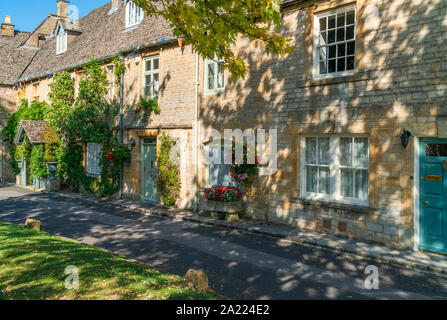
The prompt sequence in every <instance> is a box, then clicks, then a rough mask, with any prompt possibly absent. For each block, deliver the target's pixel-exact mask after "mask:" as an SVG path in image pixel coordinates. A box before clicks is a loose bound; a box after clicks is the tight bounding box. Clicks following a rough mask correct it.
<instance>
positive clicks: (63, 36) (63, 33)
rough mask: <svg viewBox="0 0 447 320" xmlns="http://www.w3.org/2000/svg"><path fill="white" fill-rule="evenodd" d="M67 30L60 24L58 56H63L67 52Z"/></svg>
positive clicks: (58, 30)
mask: <svg viewBox="0 0 447 320" xmlns="http://www.w3.org/2000/svg"><path fill="white" fill-rule="evenodd" d="M67 38H68V37H67V30H65V29H64V28H63V27H62V25H61V24H59V26H58V28H57V30H56V54H62V53H64V52H65V51H67Z"/></svg>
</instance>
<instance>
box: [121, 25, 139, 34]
mask: <svg viewBox="0 0 447 320" xmlns="http://www.w3.org/2000/svg"><path fill="white" fill-rule="evenodd" d="M139 25H140V24H136V25H134V26H130V27H126V28H125V29H124V31H123V33H126V32H129V31H132V30H135V29H137V28H138V26H139Z"/></svg>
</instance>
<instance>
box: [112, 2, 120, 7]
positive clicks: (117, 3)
mask: <svg viewBox="0 0 447 320" xmlns="http://www.w3.org/2000/svg"><path fill="white" fill-rule="evenodd" d="M119 4H120V0H112V8H115V7H116V6H118V5H119Z"/></svg>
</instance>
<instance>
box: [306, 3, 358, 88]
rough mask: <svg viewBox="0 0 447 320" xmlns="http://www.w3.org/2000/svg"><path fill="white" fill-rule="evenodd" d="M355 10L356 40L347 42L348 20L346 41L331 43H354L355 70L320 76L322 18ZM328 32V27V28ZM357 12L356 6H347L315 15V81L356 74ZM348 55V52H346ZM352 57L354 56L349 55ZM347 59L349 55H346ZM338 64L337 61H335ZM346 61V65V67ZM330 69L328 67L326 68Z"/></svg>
mask: <svg viewBox="0 0 447 320" xmlns="http://www.w3.org/2000/svg"><path fill="white" fill-rule="evenodd" d="M351 10H354V38H353V39H350V40H346V20H345V25H344V26H345V37H344V38H345V40H344V41H336V42H334V43H331V45H335V44H343V43H344V44H346V43H348V42H352V41H354V46H355V51H354V55H353V56H354V69H352V70H346V71H341V72H332V73H325V74H320V50H319V47H320V46H319V34H320V18H324V17H328V16H332V15H336V14H339V13H346V12H347V11H351ZM326 30H327V27H326ZM335 30H337V25H336V26H335ZM356 33H357V10H356V6H355V4H351V5H347V6H342V7H338V8H335V9H332V10H327V11H323V12H318V13H316V14H315V15H314V35H313V67H312V76H313V79H315V80H319V79H328V78H329V79H330V78H337V77H345V76H352V75H353V74H354V73H355V69H356V65H357V63H356V56H357V37H356ZM345 50H347V47H345ZM337 51H338V50H336V57H338V52H337ZM346 54H347V52H346ZM349 56H352V55H349ZM346 57H347V55H346ZM335 61H336V64H337V59H336V60H335ZM346 63H347V62H346V61H345V65H346ZM326 67H327V68H328V66H326Z"/></svg>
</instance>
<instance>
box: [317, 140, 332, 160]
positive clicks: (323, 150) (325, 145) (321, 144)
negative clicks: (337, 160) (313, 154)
mask: <svg viewBox="0 0 447 320" xmlns="http://www.w3.org/2000/svg"><path fill="white" fill-rule="evenodd" d="M318 164H324V165H328V164H329V138H318Z"/></svg>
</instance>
